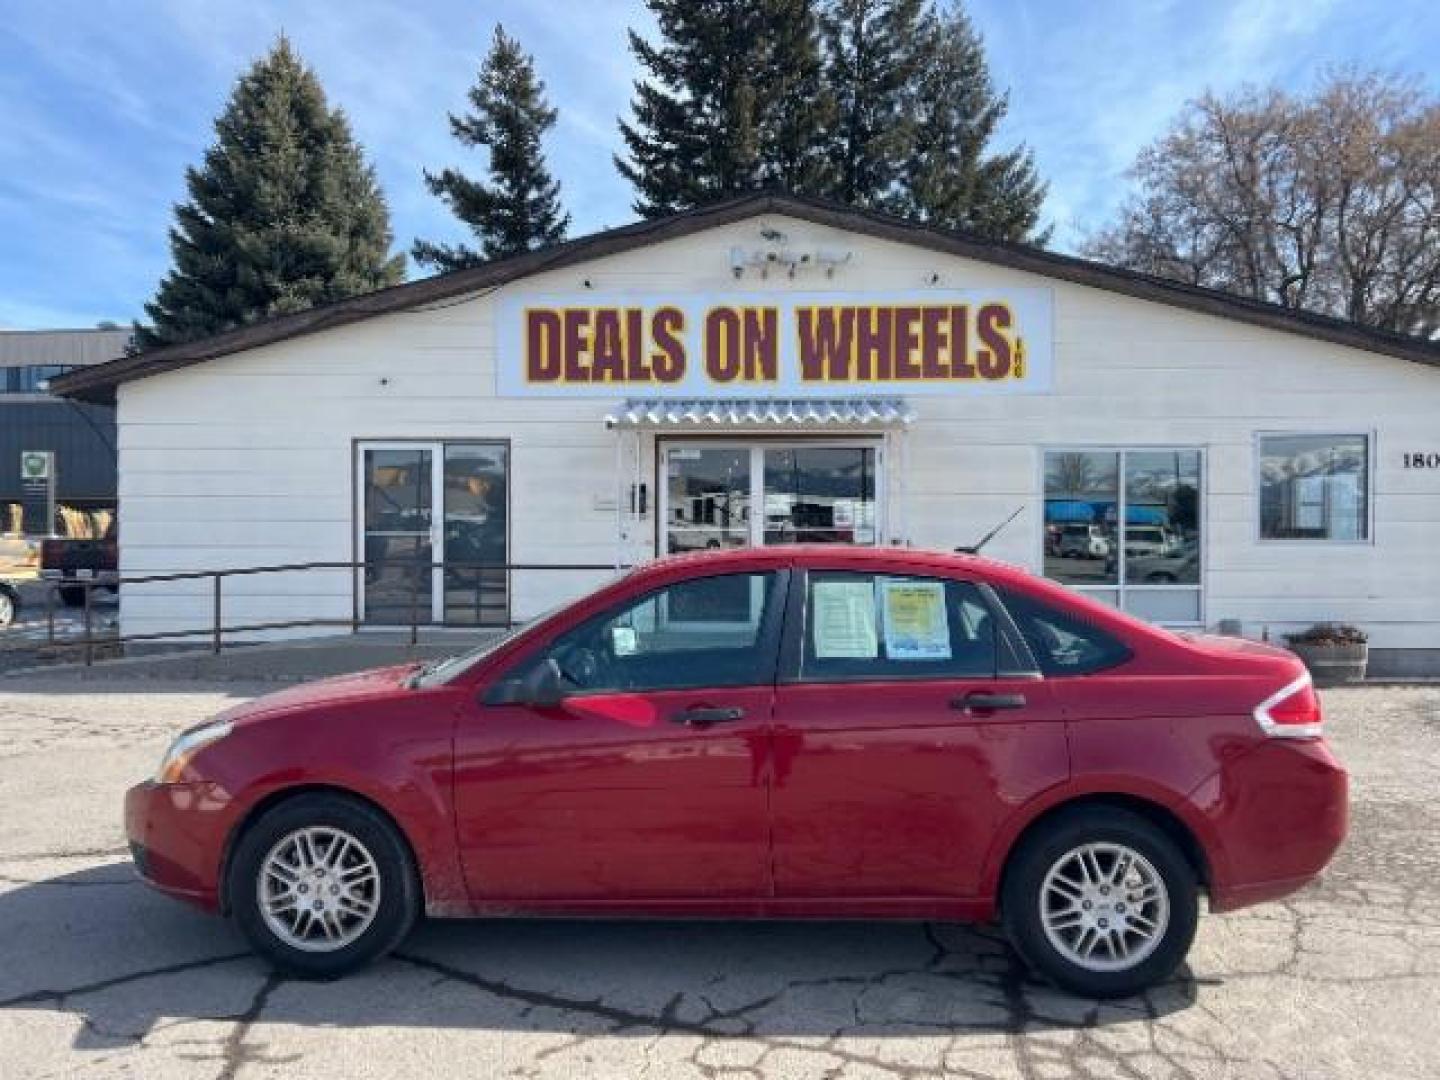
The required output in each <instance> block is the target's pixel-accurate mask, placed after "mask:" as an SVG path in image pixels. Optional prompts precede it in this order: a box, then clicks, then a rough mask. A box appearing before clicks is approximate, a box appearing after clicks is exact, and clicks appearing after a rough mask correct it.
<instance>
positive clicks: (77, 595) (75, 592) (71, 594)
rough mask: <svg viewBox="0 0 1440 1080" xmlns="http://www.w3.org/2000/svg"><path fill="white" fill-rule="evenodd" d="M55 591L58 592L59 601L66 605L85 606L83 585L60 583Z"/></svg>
mask: <svg viewBox="0 0 1440 1080" xmlns="http://www.w3.org/2000/svg"><path fill="white" fill-rule="evenodd" d="M56 591H57V592H59V593H60V602H61V603H62V604H64V605H65V606H66V607H84V606H85V586H84V585H61V586H60V588H59V589H58V590H56Z"/></svg>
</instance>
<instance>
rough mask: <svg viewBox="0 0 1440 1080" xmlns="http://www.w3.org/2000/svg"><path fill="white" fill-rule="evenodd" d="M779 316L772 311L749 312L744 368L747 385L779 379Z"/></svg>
mask: <svg viewBox="0 0 1440 1080" xmlns="http://www.w3.org/2000/svg"><path fill="white" fill-rule="evenodd" d="M779 320H780V316H779V313H778V312H776V310H775V309H774V308H773V307H765V308H746V309H745V322H744V350H745V351H744V368H745V379H746V381H748V382H774V381H775V380H776V379H777V378H778V377H779V375H780V335H779V333H778V332H777V329H776V328H777V324H778V323H779Z"/></svg>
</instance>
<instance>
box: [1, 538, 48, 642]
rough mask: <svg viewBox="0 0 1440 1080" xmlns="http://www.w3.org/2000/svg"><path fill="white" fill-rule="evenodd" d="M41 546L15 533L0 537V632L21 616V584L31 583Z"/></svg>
mask: <svg viewBox="0 0 1440 1080" xmlns="http://www.w3.org/2000/svg"><path fill="white" fill-rule="evenodd" d="M39 548H40V545H39V544H38V543H36V542H35V541H34V540H31V539H29V538H27V537H24V536H19V535H16V534H14V533H6V534H5V535H4V536H0V630H4V629H5V628H6V627H7V626H9V625H11V624H12V623H13V622H14V621H15V620H16V619H17V618H19V615H20V583H21V582H23V581H34V580H35V575H36V572H37V569H38V567H39V564H40V550H39Z"/></svg>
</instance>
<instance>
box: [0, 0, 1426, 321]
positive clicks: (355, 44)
mask: <svg viewBox="0 0 1440 1080" xmlns="http://www.w3.org/2000/svg"><path fill="white" fill-rule="evenodd" d="M1433 2H1434V0H1387V2H1379V0H1368V2H1354V0H1351V2H1341V0H1128V2H1126V0H970V3H969V4H968V8H969V10H970V12H971V15H972V17H973V18H974V20H975V22H976V24H977V25H978V26H979V28H980V30H981V31H982V33H983V34H984V36H985V39H986V43H987V45H988V49H989V55H990V61H991V67H992V70H993V73H994V75H995V77H996V80H997V82H998V83H999V84H1000V85H1002V86H1008V87H1009V88H1010V91H1011V105H1012V108H1011V115H1010V118H1009V120H1008V122H1007V127H1006V131H1005V133H1004V135H1005V140H1006V141H1007V142H1008V141H1020V140H1023V141H1025V142H1026V143H1028V144H1029V145H1030V146H1032V147H1033V148H1034V150H1035V153H1036V158H1037V161H1038V163H1039V166H1040V171H1041V173H1042V174H1043V175H1045V176H1046V177H1047V178H1048V179H1049V181H1050V196H1049V200H1048V203H1047V205H1046V217H1047V219H1048V220H1049V221H1050V222H1052V223H1053V224H1054V225H1055V227H1056V230H1055V239H1054V243H1055V246H1057V247H1060V248H1062V249H1066V248H1071V247H1073V245H1074V244H1075V242H1076V240H1077V238H1078V237H1079V236H1080V235H1082V233H1083V231H1084V230H1085V229H1086V228H1090V227H1094V226H1096V225H1098V224H1100V223H1101V222H1103V221H1104V220H1105V218H1106V217H1107V216H1108V214H1109V213H1110V212H1111V211H1112V210H1113V208H1114V206H1115V205H1116V203H1117V202H1118V201H1119V199H1120V198H1121V196H1122V195H1123V193H1124V190H1125V181H1124V176H1123V173H1124V170H1125V168H1126V167H1127V166H1128V165H1129V163H1130V162H1131V161H1132V160H1133V158H1134V156H1135V153H1136V151H1137V150H1139V149H1140V147H1141V146H1143V145H1144V144H1145V143H1147V142H1148V141H1150V140H1151V139H1152V138H1154V137H1155V135H1156V134H1157V133H1159V132H1160V131H1161V130H1162V129H1163V128H1164V126H1165V125H1166V123H1167V121H1168V120H1169V119H1170V117H1172V116H1173V115H1174V114H1175V112H1176V111H1177V110H1178V109H1179V108H1180V107H1181V105H1182V104H1183V103H1184V102H1185V100H1186V99H1188V98H1191V97H1193V96H1195V95H1196V94H1198V93H1200V92H1202V91H1203V90H1205V89H1206V88H1207V87H1208V88H1212V89H1216V90H1221V91H1223V90H1227V89H1230V88H1233V87H1236V86H1238V85H1240V84H1243V83H1245V82H1258V83H1272V82H1273V83H1278V84H1281V85H1285V86H1291V87H1303V86H1305V85H1307V84H1308V83H1310V82H1311V81H1312V80H1313V79H1314V77H1315V76H1316V74H1317V73H1318V72H1319V71H1320V70H1321V69H1323V68H1324V67H1325V66H1326V65H1328V64H1335V63H1358V64H1361V65H1364V66H1373V67H1382V68H1388V69H1396V70H1400V71H1404V72H1408V73H1412V74H1415V75H1417V76H1420V77H1423V78H1425V79H1426V80H1428V83H1427V85H1428V87H1429V89H1430V90H1431V91H1435V90H1436V89H1437V68H1440V65H1437V64H1436V63H1435V58H1436V57H1437V56H1440V19H1436V18H1435V17H1434V9H1433ZM497 20H499V21H503V22H504V23H505V25H506V28H507V29H508V30H509V31H510V32H511V33H512V34H514V35H515V36H516V37H518V38H520V40H521V41H522V42H523V44H524V45H525V46H526V47H527V48H528V49H529V50H530V51H531V52H533V53H534V54H535V56H536V60H537V63H538V65H539V69H540V72H541V75H542V77H543V78H544V79H545V80H546V81H547V83H548V84H549V87H550V93H551V98H552V101H553V102H554V104H555V105H557V106H558V108H559V109H560V123H559V125H558V126H557V128H556V129H555V131H554V132H553V135H552V138H551V140H550V143H549V146H548V152H549V156H550V161H551V165H552V167H553V168H554V170H555V172H556V173H557V175H558V176H559V177H560V180H561V183H562V186H563V194H564V197H565V201H566V203H567V206H568V207H569V209H570V210H571V212H572V214H573V215H574V221H573V224H572V232H574V233H577V234H578V233H586V232H590V231H593V230H595V229H600V228H605V227H607V226H613V225H619V224H623V223H625V222H627V221H629V220H631V217H632V214H631V212H630V192H629V190H628V188H627V185H626V184H625V182H624V181H623V180H622V179H621V178H620V176H619V175H618V174H617V173H616V172H615V170H614V168H613V166H612V165H611V162H610V155H611V153H612V151H613V150H614V149H615V147H616V145H617V143H618V138H619V137H618V133H617V131H616V128H615V119H616V117H617V115H620V114H621V113H623V112H624V111H625V110H626V108H627V104H628V101H629V96H630V85H631V81H632V79H633V78H634V77H635V75H636V70H635V67H634V64H633V61H632V59H631V57H630V55H629V53H628V50H627V49H626V46H625V27H626V26H627V25H634V26H637V27H640V28H642V29H644V30H648V29H649V27H650V25H651V23H650V20H649V18H648V16H647V15H646V13H645V11H644V8H643V5H642V4H640V3H638V2H622V0H583V2H578V3H572V2H569V0H545V2H529V3H498V2H495V0H485V2H479V0H470V2H460V0H411V2H408V3H407V2H402V0H328V2H327V0H45V2H43V3H42V2H38V0H0V26H4V28H5V30H4V33H3V34H0V244H3V248H0V327H19V328H38V327H47V326H86V325H93V324H94V323H95V322H96V321H97V320H100V319H107V318H108V319H115V320H119V321H122V322H124V321H128V320H130V319H132V318H134V317H136V316H138V315H140V314H141V304H142V303H143V302H144V301H145V300H146V299H147V298H148V297H149V296H150V295H151V294H152V292H153V290H154V287H155V284H156V282H157V281H158V280H159V278H160V276H161V275H162V274H163V273H164V272H165V270H166V268H167V266H168V264H169V251H168V246H167V240H166V230H167V228H168V227H169V224H170V220H171V206H172V204H173V203H174V202H176V201H177V200H179V199H181V198H183V195H184V185H183V171H184V168H185V166H186V165H187V164H191V163H194V162H196V161H198V160H199V158H200V156H201V155H202V153H203V152H204V149H205V147H206V146H207V145H208V144H209V142H210V140H211V136H212V132H211V123H212V121H213V119H214V117H215V115H216V114H217V113H218V112H219V110H220V109H221V108H222V107H223V105H224V102H225V99H226V97H227V95H228V93H229V90H230V87H231V84H232V83H233V81H234V79H235V77H236V76H237V74H238V73H239V72H240V71H242V70H243V69H244V67H245V66H246V65H247V64H248V63H249V62H250V61H251V60H252V59H253V58H255V57H256V56H258V55H259V54H261V53H263V52H264V51H265V49H266V48H267V47H268V46H269V44H270V43H271V41H272V40H273V38H274V36H275V35H276V33H277V32H279V31H281V30H283V31H284V32H285V33H287V34H288V35H290V37H291V39H292V40H293V41H294V43H295V45H296V47H297V48H298V49H299V51H300V52H301V54H302V55H303V56H304V57H305V58H306V59H307V60H308V61H309V62H310V63H311V64H312V65H314V67H315V68H316V70H317V71H318V72H319V74H320V78H321V80H322V81H323V83H324V85H325V87H326V90H327V91H328V93H329V96H330V100H331V102H332V103H333V104H337V105H340V106H342V107H343V108H344V109H345V111H346V112H347V113H348V115H349V117H350V120H351V123H352V125H353V126H354V129H355V131H356V134H357V135H358V137H359V138H360V140H361V141H362V142H363V143H364V144H365V146H366V148H367V150H368V152H369V154H370V156H371V159H372V160H373V161H374V162H375V165H376V168H377V169H378V171H379V175H380V180H381V183H382V185H383V186H384V189H385V192H386V195H387V197H388V198H389V202H390V207H391V213H392V217H393V222H394V226H395V234H396V241H397V246H398V247H401V248H408V247H409V245H410V242H411V241H412V240H413V239H414V238H415V237H416V236H424V237H426V238H429V239H456V238H459V236H460V231H459V229H458V228H457V227H456V225H455V223H454V222H453V220H451V219H450V218H448V216H447V214H446V212H445V210H444V208H443V207H442V206H441V205H440V204H439V203H438V202H437V201H436V200H435V199H433V198H432V197H431V196H430V195H429V193H428V192H427V191H426V190H425V189H424V186H423V184H422V183H421V178H420V170H421V168H422V166H427V165H428V166H432V167H434V166H441V165H446V164H460V165H464V166H466V167H468V168H469V169H471V170H473V171H477V172H478V171H479V170H480V168H481V163H480V161H479V160H477V159H476V158H475V157H469V158H467V157H466V156H465V155H463V154H461V153H460V151H459V148H458V147H457V146H455V145H454V144H453V143H451V142H450V140H449V136H448V134H447V130H446V122H445V113H446V111H447V110H451V109H458V108H460V107H461V106H462V105H463V99H464V94H465V90H466V88H467V86H468V85H469V84H470V82H471V80H472V78H473V75H474V71H475V67H476V64H477V63H478V59H479V57H480V55H481V54H482V53H483V51H484V49H485V47H486V46H487V44H488V40H489V34H490V30H491V27H492V26H493V24H494V23H495V22H496V21H497Z"/></svg>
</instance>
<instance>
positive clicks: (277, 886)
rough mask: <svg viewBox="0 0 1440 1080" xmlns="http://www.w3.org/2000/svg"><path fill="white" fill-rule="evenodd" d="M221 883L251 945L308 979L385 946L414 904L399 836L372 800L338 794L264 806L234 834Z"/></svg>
mask: <svg viewBox="0 0 1440 1080" xmlns="http://www.w3.org/2000/svg"><path fill="white" fill-rule="evenodd" d="M227 887H228V890H229V891H228V895H229V898H230V904H231V908H232V910H233V911H234V913H235V918H236V921H237V922H238V923H239V925H240V928H241V930H242V931H243V932H244V934H245V936H246V937H247V938H248V939H249V941H250V944H251V945H252V946H253V947H254V948H255V950H256V951H257V952H259V953H261V954H262V955H264V956H266V957H268V958H269V959H270V960H271V961H273V962H274V963H275V964H276V966H277V967H280V968H282V969H284V970H285V971H288V972H290V973H292V974H296V975H302V976H310V977H317V978H325V977H332V976H336V975H343V974H344V973H346V972H348V971H352V970H354V969H355V968H358V967H360V966H362V965H364V964H368V963H369V962H370V961H372V960H375V959H377V958H378V957H380V956H383V955H384V954H385V953H387V952H389V951H390V950H391V949H393V948H394V947H395V946H396V945H398V944H399V943H400V942H401V941H402V940H404V938H405V935H406V934H407V933H409V931H410V927H411V926H412V925H413V924H414V921H415V917H416V915H417V914H418V912H419V908H420V890H419V886H418V884H417V882H416V875H415V870H414V866H413V863H412V860H411V857H410V850H409V848H408V846H407V845H406V843H405V840H404V838H403V837H401V836H400V834H399V833H398V831H397V830H396V829H395V827H394V826H393V825H392V824H391V823H390V822H389V821H388V820H387V819H386V818H385V816H384V815H383V814H381V813H379V812H378V811H376V810H375V809H374V808H373V807H371V806H369V805H368V804H366V803H363V802H360V801H358V800H356V799H350V798H346V797H344V796H340V795H328V794H313V795H299V796H296V797H295V798H293V799H290V800H287V801H286V802H283V803H281V804H280V805H279V806H277V807H275V808H274V809H272V810H270V811H268V812H267V813H266V814H265V815H264V816H263V817H261V818H260V819H259V820H258V821H256V822H255V823H254V824H253V825H252V826H251V827H250V828H249V829H247V830H246V831H245V833H244V834H243V835H242V836H241V837H240V840H239V843H238V845H237V846H236V849H235V856H234V858H233V859H232V860H231V865H230V876H229V880H228V884H227Z"/></svg>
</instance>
